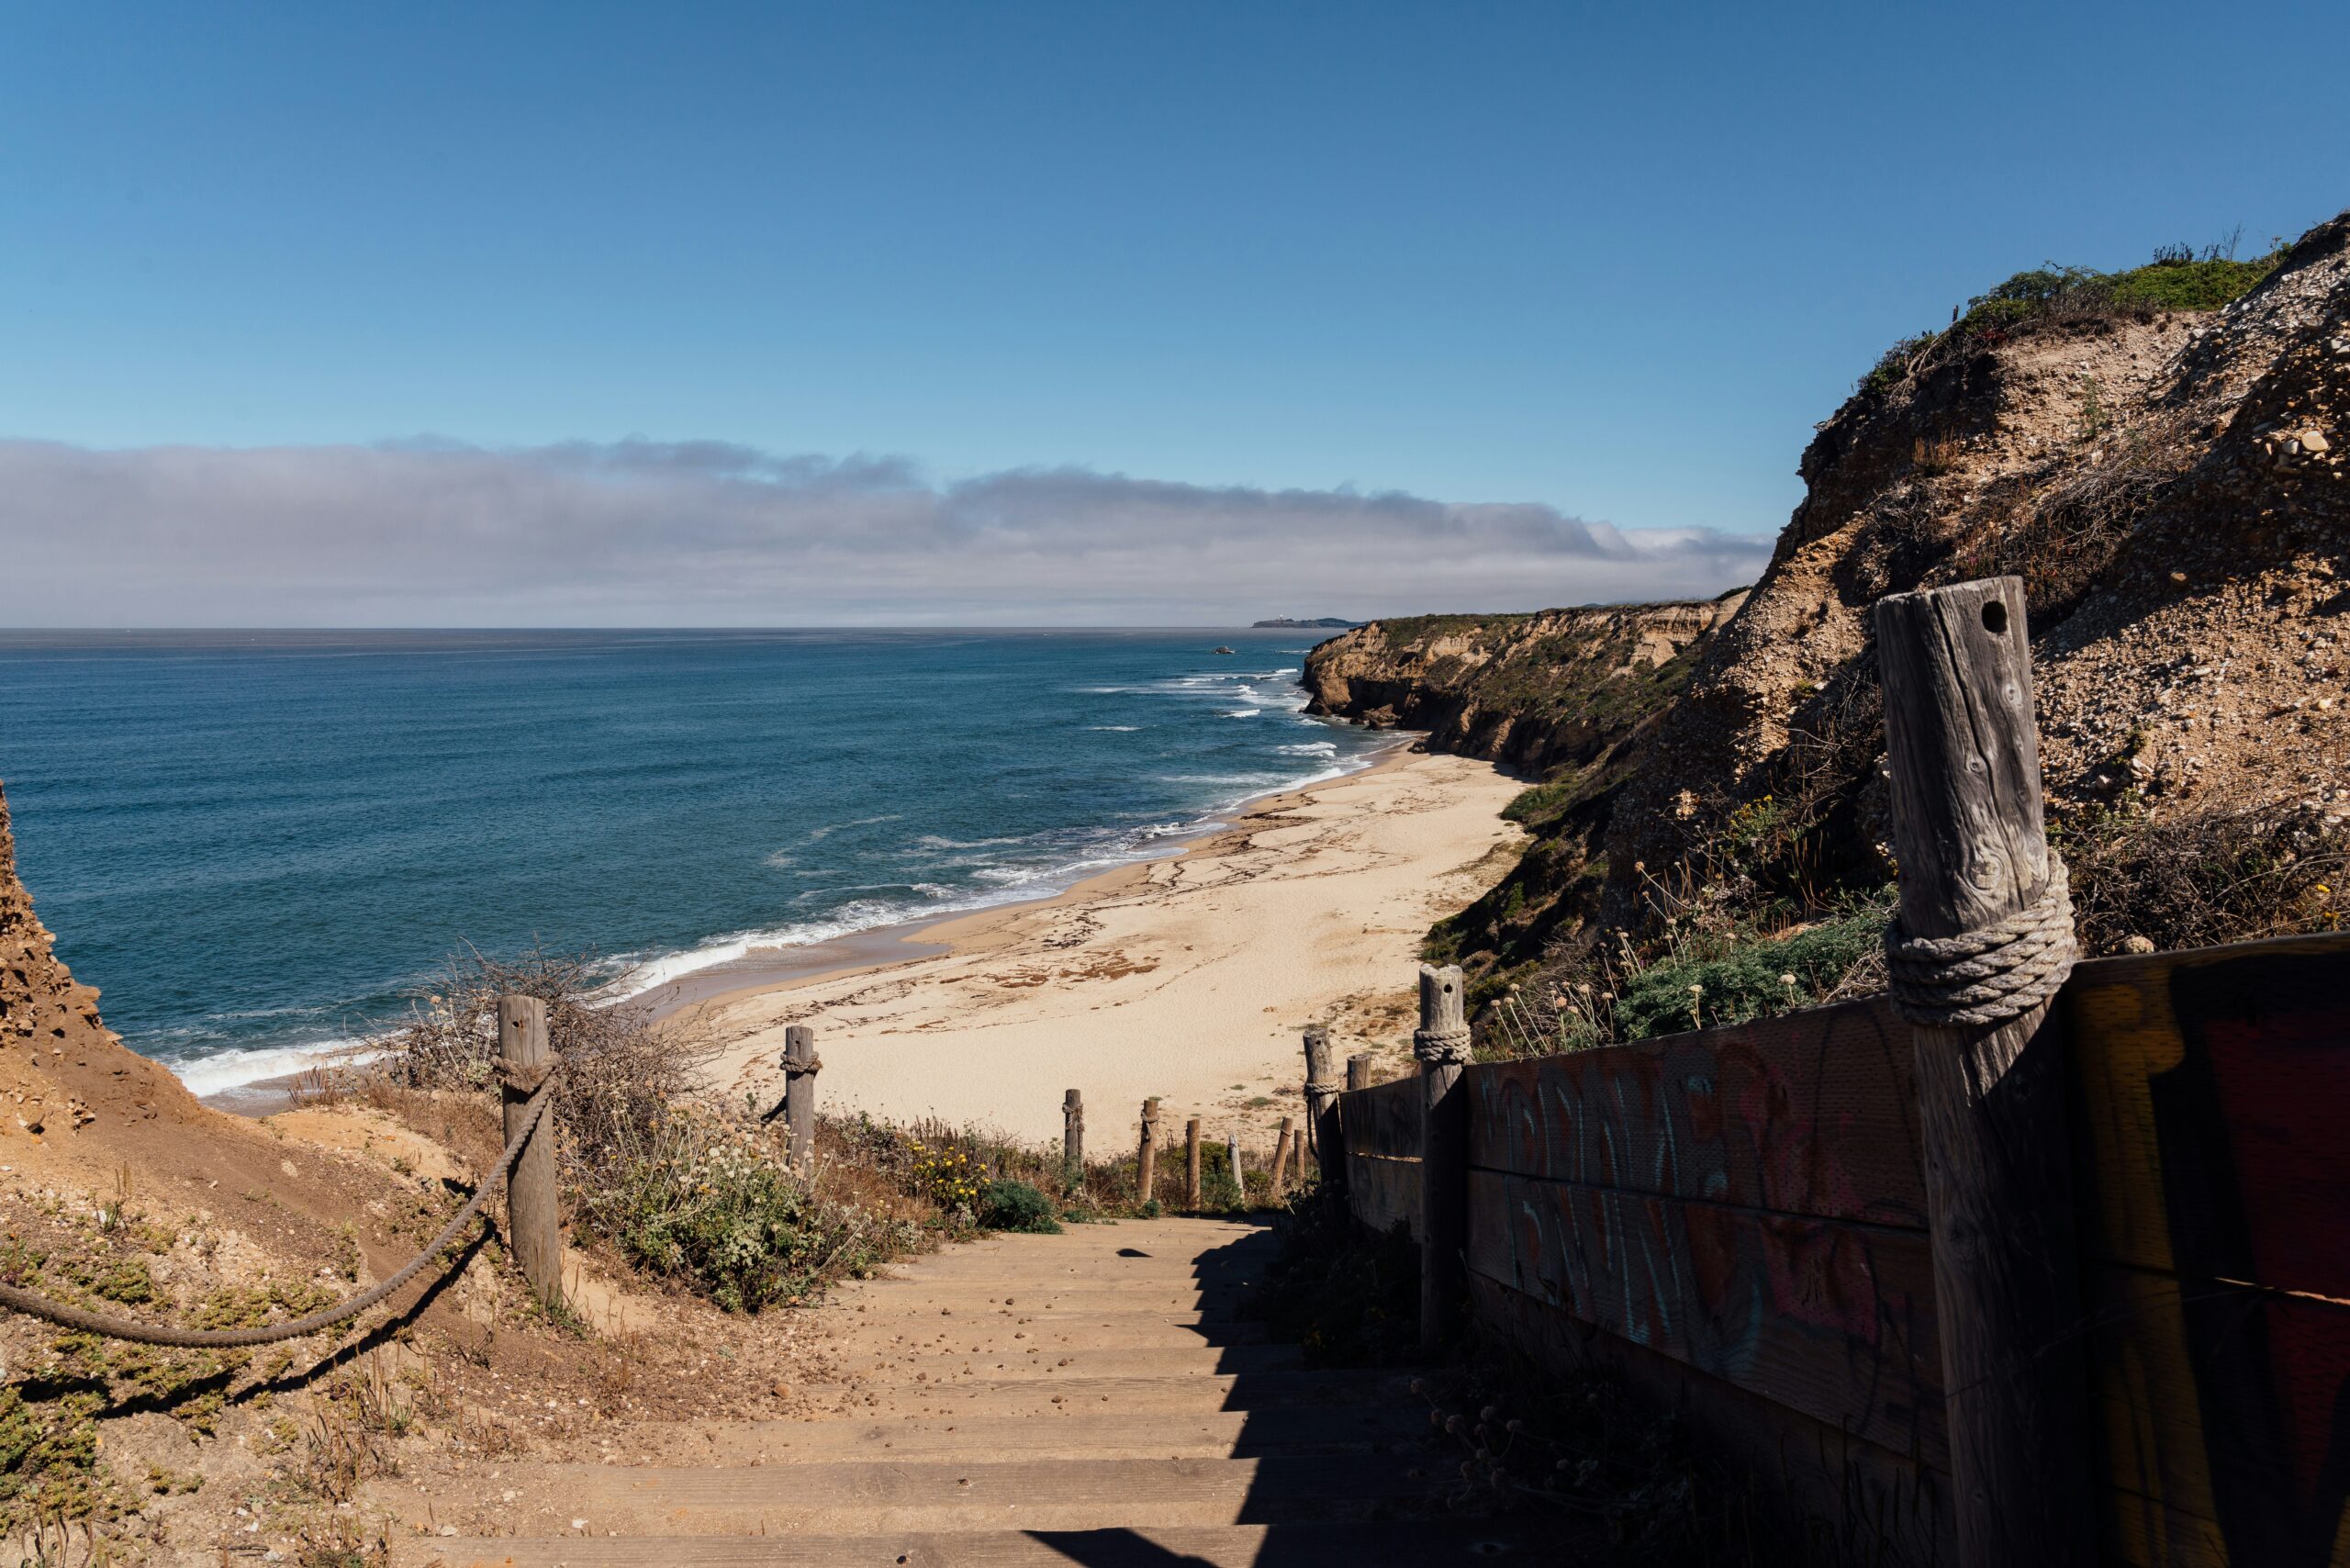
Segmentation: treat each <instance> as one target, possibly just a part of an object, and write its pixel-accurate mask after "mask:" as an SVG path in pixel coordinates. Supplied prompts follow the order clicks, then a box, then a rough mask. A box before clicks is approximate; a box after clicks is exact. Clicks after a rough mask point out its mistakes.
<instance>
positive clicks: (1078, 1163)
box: [1061, 1089, 1085, 1191]
mask: <svg viewBox="0 0 2350 1568" xmlns="http://www.w3.org/2000/svg"><path fill="white" fill-rule="evenodd" d="M1084 1182H1085V1096H1084V1095H1082V1094H1080V1093H1079V1092H1077V1091H1076V1090H1074V1089H1071V1090H1069V1091H1067V1092H1064V1093H1063V1094H1062V1095H1061V1185H1063V1186H1064V1187H1067V1188H1069V1189H1071V1190H1072V1191H1074V1190H1075V1189H1076V1188H1078V1187H1080V1186H1082V1185H1083V1184H1084Z"/></svg>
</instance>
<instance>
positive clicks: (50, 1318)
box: [0, 1081, 554, 1350]
mask: <svg viewBox="0 0 2350 1568" xmlns="http://www.w3.org/2000/svg"><path fill="white" fill-rule="evenodd" d="M553 1097H554V1083H553V1082H552V1081H542V1082H541V1083H540V1084H539V1085H538V1087H537V1089H536V1090H535V1091H533V1092H532V1095H531V1098H530V1101H529V1103H527V1104H526V1105H525V1106H524V1107H523V1109H522V1116H521V1119H520V1124H519V1125H518V1126H517V1127H516V1129H515V1132H514V1136H513V1137H510V1138H509V1139H508V1140H507V1143H506V1152H505V1153H503V1154H501V1155H499V1156H498V1163H497V1164H496V1165H494V1166H492V1167H491V1168H490V1170H489V1172H488V1173H487V1175H486V1176H484V1177H483V1178H482V1181H481V1184H480V1185H479V1186H477V1187H476V1188H475V1189H474V1195H473V1196H472V1197H470V1198H468V1199H466V1200H465V1204H464V1207H463V1208H461V1209H459V1210H458V1211H457V1213H456V1217H455V1218H453V1219H452V1220H450V1221H449V1223H448V1224H447V1225H444V1226H442V1227H441V1233H440V1234H439V1235H438V1236H435V1237H434V1238H432V1239H431V1241H429V1242H427V1243H426V1244H425V1245H424V1247H423V1249H421V1250H420V1251H419V1252H418V1253H417V1255H416V1256H415V1257H413V1258H410V1259H409V1260H408V1261H407V1262H406V1263H404V1264H402V1265H401V1266H400V1268H399V1270H398V1271H397V1272H396V1273H394V1274H392V1275H391V1276H390V1277H388V1278H386V1279H385V1280H383V1281H382V1282H379V1283H376V1284H373V1285H370V1286H368V1287H367V1288H366V1289H365V1290H364V1291H361V1292H360V1293H359V1294H357V1295H354V1296H353V1297H351V1298H350V1299H348V1300H346V1301H343V1302H341V1303H339V1304H337V1305H333V1306H329V1307H321V1308H320V1309H319V1310H318V1311H317V1312H313V1313H310V1314H309V1315H308V1316H303V1317H297V1318H293V1319H291V1320H289V1321H287V1322H285V1323H264V1324H260V1325H257V1326H255V1327H250V1328H182V1327H176V1326H175V1325H173V1324H168V1323H141V1322H140V1321H139V1320H137V1319H136V1318H129V1317H110V1316H106V1314H104V1313H99V1312H91V1311H89V1310H87V1309H86V1308H84V1307H79V1306H68V1305H65V1304H64V1303H62V1302H55V1301H51V1300H50V1299H49V1298H48V1297H47V1296H43V1295H39V1294H35V1293H34V1292H32V1291H28V1290H20V1289H18V1288H17V1286H15V1285H8V1284H0V1306H6V1307H8V1308H10V1309H12V1310H14V1311H17V1312H21V1313H23V1314H25V1315H26V1316H28V1317H38V1318H41V1319H43V1320H44V1321H46V1322H50V1323H54V1324H56V1325H57V1326H58V1327H61V1328H73V1329H79V1330H80V1331H82V1332H83V1333H85V1334H96V1335H100V1336H102V1337H103V1338H108V1339H128V1340H129V1341H130V1342H132V1343H133V1344H139V1345H169V1346H173V1347H175V1348H178V1349H182V1350H239V1349H245V1348H249V1347H252V1346H254V1345H270V1344H275V1343H276V1342H278V1341H279V1340H282V1339H300V1338H307V1337H308V1336H309V1335H312V1334H316V1333H318V1332H319V1331H320V1330H321V1329H326V1328H331V1327H334V1326H335V1325H336V1324H338V1323H346V1322H348V1321H350V1320H351V1319H352V1318H354V1317H356V1316H359V1315H360V1314H361V1313H363V1312H364V1311H366V1310H367V1309H368V1308H369V1307H371V1306H374V1305H375V1304H376V1303H378V1302H380V1301H382V1300H383V1299H384V1298H385V1297H386V1296H388V1295H390V1294H392V1293H393V1292H394V1291H397V1290H398V1289H399V1288H400V1287H401V1286H402V1285H404V1284H406V1283H408V1281H410V1280H412V1279H414V1278H415V1277H416V1276H417V1274H418V1272H419V1271H421V1270H422V1269H423V1268H424V1266H425V1265H426V1264H428V1263H430V1262H431V1261H432V1260H433V1259H435V1258H437V1257H439V1256H440V1255H441V1254H442V1251H443V1250H445V1249H447V1247H448V1246H449V1244H450V1243H451V1242H453V1241H454V1240H455V1239H456V1238H457V1237H458V1234H459V1233H460V1232H462V1231H463V1230H464V1227H465V1226H466V1224H467V1223H468V1222H470V1221H471V1220H472V1219H473V1217H474V1216H475V1215H477V1214H479V1213H480V1212H481V1207H482V1204H486V1203H487V1202H488V1201H489V1195H490V1193H493V1192H495V1191H496V1190H497V1188H498V1184H499V1183H500V1182H503V1181H504V1180H505V1179H506V1176H507V1174H508V1172H509V1171H510V1170H513V1168H514V1162H515V1160H517V1159H520V1158H521V1154H522V1150H523V1148H525V1147H526V1146H527V1145H528V1144H529V1143H530V1141H531V1135H532V1133H533V1132H535V1131H536V1130H537V1129H538V1126H539V1123H540V1121H541V1119H542V1118H543V1117H544V1116H545V1114H546V1109H547V1103H548V1101H549V1100H551V1099H552V1098H553Z"/></svg>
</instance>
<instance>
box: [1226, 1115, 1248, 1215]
mask: <svg viewBox="0 0 2350 1568" xmlns="http://www.w3.org/2000/svg"><path fill="white" fill-rule="evenodd" d="M1224 1163H1225V1168H1226V1169H1227V1170H1230V1171H1231V1172H1232V1184H1233V1186H1234V1187H1235V1188H1236V1189H1237V1190H1238V1192H1239V1193H1240V1206H1241V1207H1242V1208H1247V1207H1248V1178H1247V1177H1246V1176H1243V1175H1242V1174H1241V1173H1240V1129H1239V1128H1238V1127H1235V1128H1233V1129H1232V1130H1231V1131H1230V1132H1228V1133H1226V1134H1225V1135H1224Z"/></svg>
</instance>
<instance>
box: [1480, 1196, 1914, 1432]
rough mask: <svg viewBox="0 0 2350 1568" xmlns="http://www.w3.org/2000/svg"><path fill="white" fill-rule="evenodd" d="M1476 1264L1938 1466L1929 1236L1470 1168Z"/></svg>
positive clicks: (1589, 1319) (1652, 1346)
mask: <svg viewBox="0 0 2350 1568" xmlns="http://www.w3.org/2000/svg"><path fill="white" fill-rule="evenodd" d="M1469 1215H1470V1221H1469V1224H1470V1230H1469V1266H1470V1268H1471V1269H1472V1271H1476V1272H1479V1273H1482V1274H1483V1275H1485V1276H1486V1277H1487V1278H1489V1279H1493V1280H1495V1281H1498V1282H1501V1283H1503V1284H1505V1285H1508V1286H1509V1287H1511V1288H1512V1289H1514V1290H1516V1291H1519V1292H1521V1293H1523V1294H1527V1295H1528V1296H1531V1297H1533V1298H1534V1299H1536V1300H1538V1301H1540V1302H1543V1303H1546V1304H1548V1305H1550V1306H1552V1307H1554V1308H1556V1309H1558V1310H1560V1311H1561V1312H1564V1313H1566V1314H1568V1315H1570V1316H1573V1317H1576V1318H1579V1319H1581V1320H1582V1321H1583V1322H1585V1323H1588V1324H1592V1325H1595V1327H1599V1328H1602V1329H1605V1330H1606V1331H1607V1332H1609V1333H1611V1334H1615V1335H1617V1336H1619V1337H1620V1338H1625V1339H1628V1340H1629V1341H1631V1342H1633V1343H1635V1344H1638V1345H1641V1346H1644V1347H1646V1348H1647V1349H1649V1350H1654V1351H1656V1352H1658V1353H1659V1354H1662V1355H1665V1356H1669V1357H1671V1358H1672V1359H1673V1360H1674V1361H1682V1362H1685V1363H1686V1364H1688V1365H1690V1366H1692V1367H1695V1368H1696V1369H1697V1370H1699V1371H1701V1372H1707V1373H1710V1374H1711V1375H1713V1376H1715V1377H1718V1378H1720V1379H1722V1380H1723V1381H1725V1382H1727V1383H1734V1384H1736V1385H1737V1386H1739V1387H1740V1388H1744V1389H1747V1390H1750V1391H1751V1392H1752V1393H1755V1394H1761V1395H1762V1396H1763V1397H1765V1398H1768V1399H1771V1400H1774V1401H1775V1402H1776V1403H1778V1404H1781V1405H1784V1406H1788V1407H1789V1408H1790V1409H1793V1410H1796V1411H1799V1412H1801V1413H1803V1414H1804V1415H1807V1416H1809V1417H1812V1418H1814V1419H1816V1420H1818V1421H1821V1422H1823V1423H1825V1424H1826V1425H1828V1426H1830V1427H1832V1428H1837V1429H1838V1430H1841V1431H1846V1432H1850V1433H1852V1434H1853V1435H1854V1436H1856V1437H1859V1438H1862V1439H1866V1440H1868V1441H1870V1442H1873V1443H1875V1444H1877V1445H1878V1446H1880V1447H1883V1448H1886V1449H1889V1450H1892V1451H1894V1452H1896V1453H1899V1454H1903V1455H1905V1456H1908V1457H1910V1458H1913V1459H1916V1460H1918V1461H1919V1462H1923V1463H1924V1464H1926V1465H1928V1466H1930V1467H1933V1468H1940V1467H1942V1465H1943V1464H1945V1463H1946V1462H1947V1461H1946V1458H1945V1452H1946V1445H1945V1441H1944V1437H1943V1428H1942V1382H1941V1378H1942V1361H1941V1347H1940V1344H1939V1340H1938V1338H1937V1335H1936V1333H1935V1329H1934V1313H1933V1302H1934V1297H1933V1287H1932V1267H1931V1260H1930V1256H1929V1253H1928V1247H1927V1241H1926V1238H1925V1236H1924V1235H1923V1234H1922V1233H1920V1232H1918V1231H1914V1230H1897V1229H1891V1228H1884V1227H1878V1226H1863V1225H1855V1224H1852V1223H1851V1222H1848V1221H1840V1220H1821V1219H1813V1218H1809V1217H1807V1216H1801V1215H1774V1214H1766V1213H1762V1212H1758V1211H1755V1210H1751V1209H1740V1208H1734V1207H1731V1206H1729V1205H1727V1204H1706V1203H1686V1202H1684V1201H1681V1200H1679V1199H1673V1198H1658V1197H1650V1196H1645V1195H1642V1194H1639V1193H1625V1192H1621V1191H1617V1190H1614V1189H1609V1188H1605V1187H1587V1186H1582V1185H1578V1184H1574V1183H1571V1182H1541V1181H1536V1180H1534V1179H1532V1178H1529V1177H1524V1176H1508V1175H1503V1174H1500V1173H1497V1172H1494V1171H1475V1170H1472V1172H1470V1204H1469Z"/></svg>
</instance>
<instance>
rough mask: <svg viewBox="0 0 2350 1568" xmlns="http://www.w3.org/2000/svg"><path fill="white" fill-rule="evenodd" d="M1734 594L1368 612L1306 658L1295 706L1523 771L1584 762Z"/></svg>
mask: <svg viewBox="0 0 2350 1568" xmlns="http://www.w3.org/2000/svg"><path fill="white" fill-rule="evenodd" d="M1739 602H1740V596H1738V595H1735V594H1732V595H1729V596H1725V597H1724V598H1722V599H1712V600H1695V601H1691V602H1686V603H1673V604H1651V605H1635V606H1629V607H1592V608H1585V609H1579V610H1540V611H1538V612H1536V613H1533V614H1527V615H1482V616H1471V615H1429V616H1414V617H1410V618H1406V619H1401V620H1389V621H1374V622H1370V623H1369V624H1367V625H1364V626H1360V627H1357V628H1356V629H1355V630H1353V631H1350V632H1348V633H1343V634H1342V635H1339V636H1337V637H1334V638H1332V639H1331V640H1330V641H1328V642H1326V643H1324V644H1320V645H1319V646H1317V647H1316V648H1315V649H1314V650H1313V652H1312V653H1311V654H1309V655H1307V657H1306V661H1305V672H1304V685H1305V687H1306V689H1308V691H1310V692H1311V693H1312V700H1311V701H1310V702H1309V703H1308V705H1307V709H1306V711H1308V712H1311V713H1318V714H1328V715H1336V716H1341V717H1346V718H1353V719H1358V720H1360V721H1361V722H1365V723H1367V724H1370V725H1372V726H1373V727H1375V728H1401V729H1413V730H1426V731H1427V732H1429V744H1430V745H1432V746H1434V747H1436V748H1437V749H1439V750H1444V751H1454V752H1460V753H1462V754H1464V755H1468V756H1482V757H1486V758H1490V759H1491V760H1494V761H1496V762H1504V763H1508V764H1510V765H1512V766H1515V767H1521V768H1526V769H1528V770H1532V771H1540V770H1542V769H1545V768H1549V767H1557V766H1560V765H1561V764H1563V763H1570V762H1583V761H1588V760H1589V759H1590V758H1591V757H1592V756H1595V755H1596V754H1597V753H1598V752H1599V751H1601V750H1603V749H1604V748H1605V747H1606V745H1608V744H1610V743H1611V742H1612V741H1614V740H1616V739H1617V738H1620V736H1621V734H1622V733H1623V732H1624V731H1625V730H1627V729H1628V727H1629V726H1630V725H1631V724H1633V723H1636V722H1639V719H1640V718H1642V717H1644V716H1645V715H1646V714H1647V713H1648V712H1649V711H1652V710H1653V709H1654V708H1655V707H1656V706H1657V705H1658V704H1659V703H1660V702H1661V701H1662V699H1663V698H1664V697H1665V696H1667V695H1669V694H1670V692H1671V691H1672V690H1673V688H1674V686H1675V685H1676V684H1677V682H1678V680H1679V678H1681V677H1682V676H1683V675H1684V674H1685V672H1686V670H1687V668H1688V665H1689V661H1688V659H1687V658H1686V657H1685V656H1684V655H1688V654H1689V653H1690V651H1691V650H1692V649H1693V648H1694V647H1695V645H1697V644H1700V643H1701V642H1703V641H1704V640H1705V639H1706V638H1707V636H1709V635H1710V634H1711V633H1713V632H1714V631H1715V630H1716V629H1717V628H1718V627H1720V626H1721V625H1722V624H1723V623H1724V622H1727V621H1729V618H1730V617H1731V615H1732V614H1733V613H1734V612H1735V611H1736V610H1737V608H1738V605H1739Z"/></svg>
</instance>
